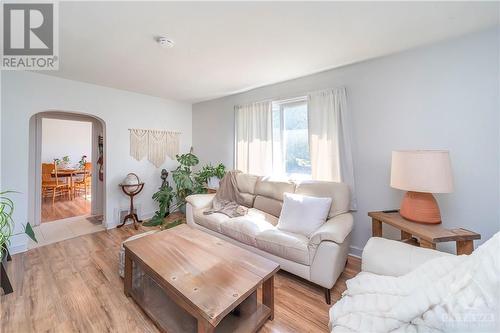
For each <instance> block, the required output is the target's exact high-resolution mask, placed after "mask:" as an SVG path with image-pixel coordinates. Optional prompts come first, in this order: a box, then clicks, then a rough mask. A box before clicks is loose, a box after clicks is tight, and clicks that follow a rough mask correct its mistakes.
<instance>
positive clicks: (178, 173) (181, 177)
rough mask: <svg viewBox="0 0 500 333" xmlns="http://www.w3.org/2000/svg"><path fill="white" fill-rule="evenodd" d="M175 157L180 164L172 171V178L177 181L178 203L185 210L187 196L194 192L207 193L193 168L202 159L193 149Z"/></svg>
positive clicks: (176, 195)
mask: <svg viewBox="0 0 500 333" xmlns="http://www.w3.org/2000/svg"><path fill="white" fill-rule="evenodd" d="M175 158H176V159H177V162H179V166H178V167H177V168H176V169H175V170H174V171H172V178H173V180H174V183H175V198H176V205H177V207H179V208H180V210H181V211H183V212H184V210H185V203H186V197H187V196H188V195H191V194H194V193H205V192H206V190H205V189H204V188H203V185H202V184H201V183H199V182H198V181H197V179H196V177H195V175H194V174H193V171H192V169H193V167H194V166H195V165H197V164H198V163H199V162H200V160H199V159H198V157H197V156H196V155H194V154H193V153H192V149H191V151H190V152H189V153H187V154H182V155H176V156H175Z"/></svg>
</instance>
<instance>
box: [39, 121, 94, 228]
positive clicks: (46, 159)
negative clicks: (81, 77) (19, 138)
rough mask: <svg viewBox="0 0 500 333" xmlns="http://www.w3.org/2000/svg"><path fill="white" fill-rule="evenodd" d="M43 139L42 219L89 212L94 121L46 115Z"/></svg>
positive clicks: (50, 219) (58, 218) (43, 122)
mask: <svg viewBox="0 0 500 333" xmlns="http://www.w3.org/2000/svg"><path fill="white" fill-rule="evenodd" d="M41 141H42V142H41V162H42V163H41V164H42V165H41V170H42V172H41V177H42V179H41V184H42V190H41V201H42V209H41V222H42V223H47V222H53V221H57V220H61V219H66V218H70V217H75V216H85V215H89V214H90V212H91V204H92V195H91V193H92V188H91V187H92V123H91V122H87V121H74V120H65V119H52V118H44V119H42V140H41Z"/></svg>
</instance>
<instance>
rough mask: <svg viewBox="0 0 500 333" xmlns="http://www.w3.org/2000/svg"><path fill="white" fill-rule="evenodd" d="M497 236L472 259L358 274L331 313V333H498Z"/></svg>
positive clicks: (499, 238)
mask: <svg viewBox="0 0 500 333" xmlns="http://www.w3.org/2000/svg"><path fill="white" fill-rule="evenodd" d="M499 256H500V233H497V234H496V235H495V236H494V237H493V238H491V239H490V240H489V241H487V242H486V243H484V244H483V245H482V246H480V247H479V248H478V249H477V250H476V251H474V252H473V254H471V255H469V256H466V255H463V256H446V257H440V258H436V259H433V260H430V261H429V262H427V263H424V264H422V265H421V266H419V267H417V268H416V269H414V270H413V271H411V272H410V273H408V274H406V275H403V276H400V277H391V276H382V275H376V274H372V273H367V272H362V273H360V274H358V275H357V276H356V277H355V278H353V279H351V280H348V281H347V290H346V291H345V292H344V294H343V298H342V299H341V300H340V301H338V302H337V303H336V304H335V305H334V306H333V307H332V308H331V309H330V318H331V322H330V328H331V329H332V332H334V333H339V332H363V333H364V332H367V333H368V332H500V324H499V321H500V319H499V318H500V313H499V311H500V308H499V299H500V259H499Z"/></svg>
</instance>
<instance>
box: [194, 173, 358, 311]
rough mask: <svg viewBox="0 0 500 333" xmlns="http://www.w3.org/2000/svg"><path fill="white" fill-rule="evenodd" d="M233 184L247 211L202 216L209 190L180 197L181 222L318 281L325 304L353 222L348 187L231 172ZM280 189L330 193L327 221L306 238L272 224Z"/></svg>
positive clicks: (341, 264) (344, 257)
mask: <svg viewBox="0 0 500 333" xmlns="http://www.w3.org/2000/svg"><path fill="white" fill-rule="evenodd" d="M237 186H238V189H239V190H240V192H241V193H243V195H244V197H245V200H246V204H247V205H248V207H251V208H250V209H249V212H248V214H247V215H245V216H241V217H236V218H230V217H228V216H226V215H223V214H219V213H215V214H210V215H204V214H203V212H204V211H205V210H207V209H208V208H209V207H210V206H211V202H212V199H213V197H214V194H197V195H191V196H189V197H188V198H187V199H186V200H187V206H186V217H187V223H188V224H189V225H191V226H193V227H196V228H198V229H201V230H204V231H206V232H208V233H210V234H213V235H216V236H218V237H220V238H222V239H225V240H228V241H230V242H232V243H234V244H237V245H239V246H241V247H243V248H245V249H248V250H250V251H252V252H255V253H257V254H260V255H262V256H264V257H266V258H269V259H271V260H273V261H275V262H277V263H279V264H280V266H281V269H283V270H285V271H288V272H290V273H293V274H295V275H298V276H300V277H302V278H304V279H306V280H309V281H312V282H314V283H316V284H318V285H320V286H322V287H323V288H325V297H326V301H327V303H328V304H330V289H331V288H332V287H333V285H334V284H335V281H337V278H338V277H339V275H340V274H341V273H342V270H343V269H344V266H345V263H346V260H347V252H348V249H349V245H350V233H351V230H352V226H353V219H352V215H351V214H350V213H349V198H350V194H349V188H348V186H347V185H346V184H343V183H336V182H323V181H304V182H300V183H295V182H291V181H274V180H272V179H269V178H262V177H258V176H253V175H248V174H243V173H241V174H238V175H237ZM285 192H288V193H297V194H302V195H308V196H317V197H331V198H332V206H331V209H330V212H329V216H328V220H327V221H326V223H324V224H323V225H322V226H321V227H320V228H319V229H317V230H316V231H315V232H314V233H313V234H312V235H311V236H310V237H309V238H308V237H306V236H303V235H299V234H294V233H291V232H285V231H281V230H279V229H278V228H277V227H276V225H277V223H278V219H279V215H280V212H281V207H282V204H283V203H282V200H283V193H285ZM304 223H307V221H304Z"/></svg>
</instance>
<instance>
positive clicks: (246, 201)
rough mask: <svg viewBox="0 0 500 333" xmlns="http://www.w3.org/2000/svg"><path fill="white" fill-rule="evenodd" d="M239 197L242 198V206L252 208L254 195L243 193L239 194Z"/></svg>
mask: <svg viewBox="0 0 500 333" xmlns="http://www.w3.org/2000/svg"><path fill="white" fill-rule="evenodd" d="M240 195H241V197H242V198H243V203H242V204H243V206H246V207H249V208H250V207H253V204H254V201H255V195H253V194H250V193H245V192H240Z"/></svg>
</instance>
